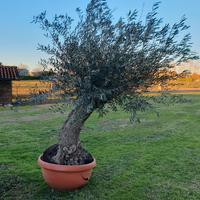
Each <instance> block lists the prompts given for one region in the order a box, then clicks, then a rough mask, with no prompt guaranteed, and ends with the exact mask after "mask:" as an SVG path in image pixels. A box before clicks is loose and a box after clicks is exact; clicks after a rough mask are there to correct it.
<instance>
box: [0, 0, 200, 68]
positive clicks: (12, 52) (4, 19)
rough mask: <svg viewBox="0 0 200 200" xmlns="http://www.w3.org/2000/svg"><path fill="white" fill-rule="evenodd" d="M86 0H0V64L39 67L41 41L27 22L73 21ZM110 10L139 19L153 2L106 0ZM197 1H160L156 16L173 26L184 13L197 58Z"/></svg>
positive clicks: (40, 35)
mask: <svg viewBox="0 0 200 200" xmlns="http://www.w3.org/2000/svg"><path fill="white" fill-rule="evenodd" d="M88 2H89V0H0V10H1V12H0V62H2V63H3V64H4V65H15V66H19V65H21V64H24V65H26V66H28V68H29V69H36V68H38V67H39V64H38V63H39V61H40V59H41V58H44V57H45V54H44V53H41V52H40V51H38V50H37V45H38V43H40V44H42V43H44V41H45V38H44V36H43V32H42V31H41V30H40V28H39V26H38V25H35V24H33V23H31V21H32V19H33V16H36V15H38V14H39V13H41V12H42V11H45V10H46V11H47V15H48V17H50V18H51V17H52V16H54V15H55V14H65V13H67V14H68V15H69V16H71V17H72V18H74V19H75V20H76V19H77V15H76V12H75V9H76V8H77V7H80V8H81V9H82V10H84V9H85V8H86V5H87V3H88ZM107 2H108V5H109V7H110V8H111V9H112V10H114V18H115V19H117V18H119V17H120V16H122V17H123V16H126V14H127V13H128V11H129V10H134V9H138V11H139V15H141V17H144V16H145V13H146V12H147V11H149V10H150V9H151V7H152V5H153V3H155V2H156V0H107ZM199 9H200V0H162V1H161V5H160V8H159V17H162V18H163V20H164V22H165V23H170V24H173V23H174V22H177V21H178V20H179V19H180V18H181V16H183V15H184V14H185V15H186V17H187V19H188V20H187V24H188V25H190V26H191V27H190V29H189V32H190V33H191V34H192V42H193V47H192V49H193V50H194V51H196V52H197V53H198V55H200V34H199V33H200V22H199V20H200V11H199Z"/></svg>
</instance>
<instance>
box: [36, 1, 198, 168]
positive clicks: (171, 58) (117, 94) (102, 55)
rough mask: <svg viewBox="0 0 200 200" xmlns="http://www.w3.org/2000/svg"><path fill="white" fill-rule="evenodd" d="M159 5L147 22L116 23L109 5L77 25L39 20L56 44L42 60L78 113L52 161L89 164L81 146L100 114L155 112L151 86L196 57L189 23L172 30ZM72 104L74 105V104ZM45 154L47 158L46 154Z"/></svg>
mask: <svg viewBox="0 0 200 200" xmlns="http://www.w3.org/2000/svg"><path fill="white" fill-rule="evenodd" d="M158 7H159V3H155V4H154V5H153V7H152V10H151V11H150V12H149V13H147V15H146V18H145V20H141V19H140V18H139V17H138V14H137V11H136V10H134V11H129V13H128V15H127V16H126V17H125V18H119V20H117V21H116V20H114V19H113V15H112V11H111V9H110V8H109V7H108V5H107V3H106V0H91V1H90V2H89V4H88V5H87V8H86V11H85V12H82V11H81V10H80V9H79V8H78V9H77V10H76V11H77V13H78V16H79V20H78V22H77V23H75V22H74V21H73V19H72V18H70V17H69V16H68V15H55V17H54V18H53V19H52V20H48V19H47V17H46V12H43V13H41V14H40V15H39V16H36V17H34V20H33V22H34V23H39V24H40V27H41V28H42V29H43V30H44V31H45V36H46V37H47V38H49V39H50V41H51V42H50V44H48V45H41V44H40V45H39V47H38V48H39V50H41V51H43V52H46V53H47V54H48V55H49V58H48V59H46V60H43V61H42V64H43V65H44V67H48V68H51V71H52V72H53V73H51V75H52V76H51V77H52V81H53V82H54V88H55V89H57V90H58V91H61V93H60V94H61V96H62V97H63V98H64V99H65V100H67V99H70V100H71V101H70V102H71V103H72V104H73V109H72V111H71V112H70V113H69V115H68V117H67V119H66V121H65V122H64V125H63V127H62V129H61V132H60V136H59V143H58V145H54V146H53V147H51V148H49V149H47V151H46V154H47V155H48V156H49V162H52V163H57V164H66V165H74V164H84V163H85V162H87V161H86V160H87V159H90V154H89V153H87V151H86V150H84V148H83V147H82V146H81V143H80V138H79V137H80V131H81V128H82V127H83V124H84V122H85V121H86V120H87V119H88V117H89V116H90V115H91V114H92V113H93V112H94V111H95V110H96V111H98V112H100V114H103V113H104V112H105V109H107V108H108V109H113V110H116V109H117V108H119V107H121V108H122V109H123V110H125V111H127V112H130V114H131V118H132V119H134V116H135V114H136V112H137V111H144V110H145V109H146V108H148V107H151V102H150V101H148V98H147V97H145V96H142V94H143V92H144V91H146V90H147V89H148V88H149V87H150V86H152V85H155V84H163V83H165V82H166V81H168V80H170V79H173V78H175V77H177V76H172V74H171V73H167V72H169V69H171V68H172V67H174V66H175V65H177V64H179V63H181V62H183V61H184V62H185V61H187V60H189V59H195V58H196V56H195V55H194V53H193V52H192V51H191V43H190V38H191V37H190V34H184V32H185V31H186V30H187V29H188V28H189V27H188V26H187V25H186V24H185V21H186V18H185V17H183V18H182V19H181V20H180V21H179V22H178V23H175V24H174V25H172V26H170V25H169V24H163V22H162V19H160V18H158V17H157V10H158ZM68 102H69V101H68ZM44 154H45V153H44Z"/></svg>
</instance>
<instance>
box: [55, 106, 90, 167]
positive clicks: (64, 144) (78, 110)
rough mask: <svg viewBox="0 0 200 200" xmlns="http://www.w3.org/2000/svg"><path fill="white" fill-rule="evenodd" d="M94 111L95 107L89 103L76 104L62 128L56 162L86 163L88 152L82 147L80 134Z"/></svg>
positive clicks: (66, 163) (67, 163) (69, 163)
mask: <svg viewBox="0 0 200 200" xmlns="http://www.w3.org/2000/svg"><path fill="white" fill-rule="evenodd" d="M92 112H93V109H88V105H84V104H82V105H78V106H76V107H75V108H74V109H73V110H72V111H71V112H70V113H69V115H68V118H67V120H66V121H65V122H64V125H63V127H62V129H61V133H60V137H59V147H58V151H57V154H56V155H55V156H54V157H53V158H52V159H53V161H54V162H55V163H57V164H64V165H80V164H84V162H85V159H87V157H88V153H87V152H86V151H85V150H84V149H83V148H82V146H81V144H80V138H79V136H80V131H81V128H82V126H83V124H84V122H85V121H86V120H87V118H88V117H89V116H90V115H91V113H92Z"/></svg>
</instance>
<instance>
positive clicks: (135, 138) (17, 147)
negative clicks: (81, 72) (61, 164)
mask: <svg viewBox="0 0 200 200" xmlns="http://www.w3.org/2000/svg"><path fill="white" fill-rule="evenodd" d="M187 98H189V99H191V100H192V102H191V103H189V104H176V105H174V106H173V105H171V106H169V107H168V106H161V107H159V110H160V117H159V118H158V117H156V116H155V115H154V114H151V113H143V114H141V118H142V122H141V123H140V124H136V125H132V124H130V122H129V119H128V114H127V113H124V112H116V113H115V112H111V113H109V114H108V115H107V116H106V117H105V118H98V116H97V114H93V115H92V116H91V117H90V119H89V120H88V121H87V123H86V125H85V127H84V129H83V133H82V134H81V140H82V142H83V144H84V146H85V147H86V148H87V149H88V150H89V151H90V152H91V153H92V154H93V155H94V156H95V158H96V160H97V167H96V168H95V169H94V173H93V176H92V178H91V180H90V182H89V184H88V185H86V186H85V187H84V188H82V189H79V190H76V191H74V192H65V193H61V192H56V191H53V190H52V189H50V188H49V187H48V186H47V185H46V184H45V183H44V181H43V179H42V177H41V172H40V169H39V167H38V165H37V158H38V156H39V155H40V154H41V153H42V152H43V150H44V149H45V148H47V147H48V146H49V145H51V144H53V143H55V142H56V139H57V133H58V130H59V128H60V127H61V125H62V123H63V121H64V119H65V116H63V115H61V114H54V113H51V111H49V110H48V107H47V105H45V106H33V107H29V106H26V107H22V108H20V109H19V110H18V111H11V110H9V109H1V110H0V172H1V173H0V199H25V200H28V199H31V200H37V199H41V200H45V199H49V200H53V199H55V200H57V199H70V200H71V199H75V200H84V199H91V200H95V199H100V200H106V199H112V200H113V199H114V200H115V199H119V200H123V199H127V200H135V199H136V200H159V199H163V200H182V199H185V200H193V199H196V200H199V199H200V96H192V95H191V96H188V97H187Z"/></svg>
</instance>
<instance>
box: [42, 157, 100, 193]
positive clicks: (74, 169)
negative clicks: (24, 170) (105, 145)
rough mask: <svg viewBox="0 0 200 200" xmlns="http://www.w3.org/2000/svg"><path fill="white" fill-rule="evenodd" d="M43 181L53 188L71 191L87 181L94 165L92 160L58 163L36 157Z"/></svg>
mask: <svg viewBox="0 0 200 200" xmlns="http://www.w3.org/2000/svg"><path fill="white" fill-rule="evenodd" d="M38 164H39V166H40V167H41V169H42V175H43V178H44V180H45V182H46V183H47V184H48V185H49V186H50V187H51V188H53V189H56V190H59V191H71V190H75V189H78V188H81V187H83V186H84V185H86V184H87V182H88V181H89V179H90V177H91V174H92V169H93V168H94V167H95V166H96V161H95V159H94V160H93V162H91V163H89V164H84V165H72V166H71V165H58V164H52V163H47V162H45V161H43V160H41V156H40V157H39V158H38Z"/></svg>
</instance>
